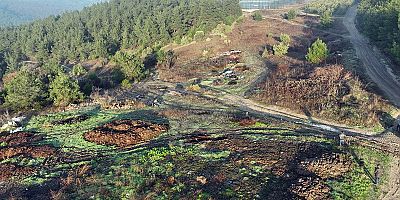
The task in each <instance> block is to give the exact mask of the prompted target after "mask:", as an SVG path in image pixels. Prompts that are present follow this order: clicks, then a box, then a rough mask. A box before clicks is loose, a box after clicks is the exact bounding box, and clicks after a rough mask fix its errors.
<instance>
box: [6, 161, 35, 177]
mask: <svg viewBox="0 0 400 200" xmlns="http://www.w3.org/2000/svg"><path fill="white" fill-rule="evenodd" d="M34 172H35V169H33V168H31V167H21V166H17V165H12V164H3V165H0V181H5V180H8V179H9V178H11V177H15V176H27V175H30V174H32V173H34Z"/></svg>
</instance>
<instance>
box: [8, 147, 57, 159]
mask: <svg viewBox="0 0 400 200" xmlns="http://www.w3.org/2000/svg"><path fill="white" fill-rule="evenodd" d="M55 154H56V149H55V148H54V147H52V146H48V145H46V146H21V147H6V148H1V149H0V160H4V159H8V158H12V157H15V156H20V155H22V156H25V157H31V158H47V157H50V156H53V155H55Z"/></svg>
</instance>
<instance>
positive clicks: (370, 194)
mask: <svg viewBox="0 0 400 200" xmlns="http://www.w3.org/2000/svg"><path fill="white" fill-rule="evenodd" d="M350 151H353V152H354V154H355V155H356V156H357V157H358V159H359V160H360V161H361V162H357V158H355V157H354V156H353V159H354V162H355V163H356V164H355V166H354V168H353V170H352V171H351V172H349V173H347V174H346V175H345V176H344V177H343V178H342V180H336V181H331V182H328V184H329V185H330V187H331V188H332V197H333V199H377V198H378V195H379V189H378V188H379V186H381V185H384V184H385V183H386V182H387V175H388V174H387V171H388V168H389V164H390V161H391V158H390V156H389V155H387V154H385V153H382V152H379V151H375V150H372V149H369V148H365V147H361V146H351V147H350ZM378 163H379V164H380V166H381V171H382V172H385V173H384V174H382V175H381V180H380V182H379V184H378V185H375V184H374V182H373V180H371V178H370V176H369V175H368V173H370V174H371V175H372V177H373V178H375V177H374V172H375V167H376V166H377V164H378ZM366 171H368V172H366Z"/></svg>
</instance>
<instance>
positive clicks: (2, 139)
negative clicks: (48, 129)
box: [0, 132, 43, 146]
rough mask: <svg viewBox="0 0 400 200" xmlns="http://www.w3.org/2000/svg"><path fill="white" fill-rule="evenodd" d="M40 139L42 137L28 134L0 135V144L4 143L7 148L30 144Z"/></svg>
mask: <svg viewBox="0 0 400 200" xmlns="http://www.w3.org/2000/svg"><path fill="white" fill-rule="evenodd" d="M42 139H43V137H42V136H41V135H37V134H35V133H29V132H18V133H2V134H0V143H4V144H5V145H7V146H16V145H23V144H29V143H32V142H36V141H40V140H42Z"/></svg>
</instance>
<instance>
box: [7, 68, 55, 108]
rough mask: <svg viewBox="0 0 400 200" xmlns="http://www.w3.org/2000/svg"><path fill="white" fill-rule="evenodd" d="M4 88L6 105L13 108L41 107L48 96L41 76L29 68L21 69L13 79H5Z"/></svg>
mask: <svg viewBox="0 0 400 200" xmlns="http://www.w3.org/2000/svg"><path fill="white" fill-rule="evenodd" d="M4 89H5V91H6V96H5V106H6V107H8V108H11V109H13V110H25V109H29V108H40V107H41V106H42V105H43V104H44V102H45V99H46V97H47V96H48V93H47V91H46V87H45V84H44V83H43V81H42V80H41V78H40V77H39V76H37V75H36V74H34V73H32V72H30V71H28V70H21V71H20V72H18V73H17V74H16V75H15V77H13V78H12V79H11V80H9V81H5V82H4Z"/></svg>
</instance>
